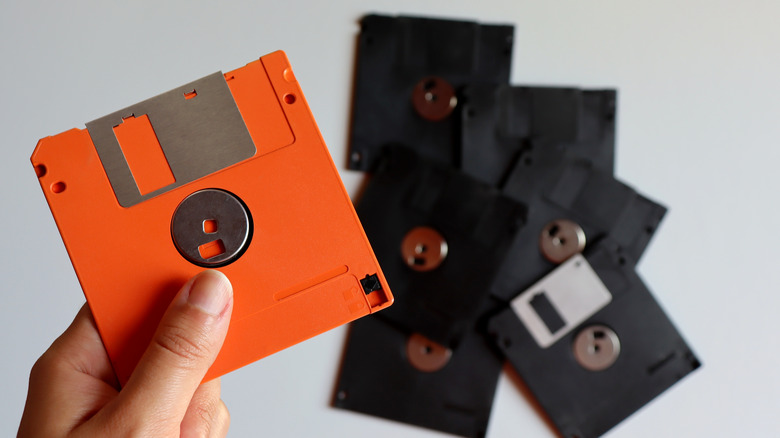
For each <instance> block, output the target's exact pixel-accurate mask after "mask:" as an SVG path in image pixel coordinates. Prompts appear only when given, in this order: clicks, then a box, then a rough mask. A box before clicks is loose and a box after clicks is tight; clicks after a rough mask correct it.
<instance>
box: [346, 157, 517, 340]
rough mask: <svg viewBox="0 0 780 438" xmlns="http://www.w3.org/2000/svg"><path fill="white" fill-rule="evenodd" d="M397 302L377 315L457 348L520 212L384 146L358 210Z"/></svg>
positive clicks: (480, 187)
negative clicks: (375, 170)
mask: <svg viewBox="0 0 780 438" xmlns="http://www.w3.org/2000/svg"><path fill="white" fill-rule="evenodd" d="M356 211H357V213H358V216H359V217H360V221H361V222H362V224H363V228H364V230H365V231H366V235H367V236H368V238H369V241H370V242H371V245H372V246H373V248H374V252H375V254H376V255H377V259H378V260H379V263H381V265H382V267H383V271H384V273H385V276H386V278H388V281H389V282H391V283H392V284H393V290H394V295H395V297H396V302H395V305H394V306H393V308H391V309H388V310H385V311H384V312H382V313H381V314H380V315H382V317H383V318H384V319H385V320H387V321H390V322H391V323H394V324H397V325H398V326H400V327H403V328H404V329H406V330H409V331H415V332H419V333H421V334H423V335H424V336H426V337H428V338H430V339H431V340H433V341H435V342H437V343H439V344H443V345H446V346H447V347H451V348H452V347H455V346H456V345H457V344H458V341H459V340H460V338H461V337H462V336H463V334H464V333H465V332H467V331H468V330H469V329H470V327H471V326H472V325H473V324H474V321H475V320H476V318H477V316H478V315H479V311H480V308H481V306H482V304H483V302H484V301H485V300H486V299H487V297H488V295H489V287H490V284H491V283H492V281H493V277H494V275H495V273H496V271H497V269H498V267H499V266H500V265H501V262H502V261H503V259H504V255H505V254H506V251H507V250H508V249H509V245H510V243H511V242H512V241H513V240H514V236H515V234H516V233H517V231H518V230H519V229H520V228H521V226H522V224H523V222H524V220H525V214H526V209H525V206H524V205H522V204H520V203H518V202H515V201H513V200H511V199H510V198H508V197H506V196H503V195H502V194H501V193H500V192H499V191H498V190H497V189H495V188H493V187H490V186H487V185H485V184H483V183H480V182H478V181H476V180H474V179H473V178H471V177H469V176H467V175H465V174H463V173H461V172H458V171H457V170H455V169H452V168H450V167H447V166H442V165H439V164H434V163H432V162H430V161H429V160H425V159H423V158H422V157H420V156H418V155H417V154H416V153H415V152H414V151H412V150H410V149H407V148H404V147H388V148H386V149H385V150H384V152H383V157H382V158H381V160H380V165H379V167H378V170H377V172H376V173H375V174H374V176H373V177H372V178H371V180H370V182H369V184H368V186H367V187H366V189H365V192H364V193H363V196H362V198H361V200H360V202H359V203H358V205H357V207H356Z"/></svg>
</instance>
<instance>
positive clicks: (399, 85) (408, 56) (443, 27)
mask: <svg viewBox="0 0 780 438" xmlns="http://www.w3.org/2000/svg"><path fill="white" fill-rule="evenodd" d="M360 25H361V31H360V36H359V37H358V55H357V67H356V70H355V89H354V96H353V108H352V128H351V150H350V156H349V157H350V158H349V168H350V169H354V170H368V171H374V170H375V168H376V165H377V163H378V161H377V160H378V159H379V155H380V151H381V149H382V147H383V146H385V145H387V144H395V143H400V144H404V145H407V146H409V147H413V148H414V150H415V151H417V152H418V153H419V154H420V155H422V156H424V157H427V158H430V159H434V160H436V161H438V162H440V163H443V164H448V165H459V161H460V153H459V151H458V149H459V148H458V143H457V142H456V139H457V132H456V131H457V129H456V127H457V123H458V116H457V115H456V114H455V112H454V109H455V107H456V106H457V104H458V99H459V97H458V95H457V94H458V90H459V89H460V88H461V87H463V86H464V85H466V84H470V83H475V82H476V83H482V82H485V83H489V84H506V83H507V82H508V81H509V70H510V64H511V58H512V38H513V32H514V28H513V27H512V26H507V25H484V24H478V23H475V22H472V21H453V20H440V19H432V18H415V17H404V16H400V17H389V16H382V15H367V16H365V17H363V19H362V20H361V21H360Z"/></svg>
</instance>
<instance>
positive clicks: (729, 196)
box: [0, 0, 780, 438]
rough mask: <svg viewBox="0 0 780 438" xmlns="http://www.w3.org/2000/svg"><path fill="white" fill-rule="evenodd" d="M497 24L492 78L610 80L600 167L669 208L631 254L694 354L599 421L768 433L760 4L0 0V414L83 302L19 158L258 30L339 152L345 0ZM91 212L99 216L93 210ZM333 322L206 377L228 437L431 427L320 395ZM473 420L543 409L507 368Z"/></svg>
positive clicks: (239, 55)
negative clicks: (610, 145)
mask: <svg viewBox="0 0 780 438" xmlns="http://www.w3.org/2000/svg"><path fill="white" fill-rule="evenodd" d="M370 11H378V12H385V13H394V14H395V13H407V14H418V15H419V14H426V15H438V16H448V17H456V18H468V19H477V20H480V21H487V22H496V21H497V22H505V23H513V24H514V25H515V26H516V30H515V48H514V60H513V66H512V81H513V82H514V83H517V84H551V85H578V86H587V87H617V88H618V89H619V106H618V141H617V145H618V150H617V175H618V177H620V178H621V179H623V180H624V181H627V182H628V183H630V184H631V185H633V186H634V187H635V188H637V189H638V190H640V191H641V192H643V193H645V194H646V195H648V196H650V197H652V198H654V199H657V200H659V201H661V202H662V203H664V204H666V205H667V206H668V207H669V208H670V213H669V214H668V215H667V217H666V220H665V221H664V222H663V225H662V226H661V228H660V229H659V231H658V233H657V234H656V237H655V239H654V240H653V242H652V244H651V245H650V247H649V248H648V251H647V253H646V255H645V257H644V258H643V260H642V262H641V264H640V271H641V273H642V274H643V276H644V278H645V280H646V281H647V283H648V284H649V285H650V287H651V289H652V290H653V291H654V292H655V294H656V296H657V297H658V299H659V301H660V302H661V304H662V305H663V307H664V308H665V309H666V310H667V312H668V313H669V315H670V316H671V318H672V319H673V321H675V323H676V325H677V326H678V327H679V329H680V330H681V331H682V333H683V335H684V336H685V337H686V339H687V340H688V341H689V342H690V344H691V345H692V346H693V348H694V349H695V351H696V352H697V354H698V355H699V357H700V358H701V359H702V361H703V362H704V367H703V368H702V369H700V370H699V371H697V372H695V373H694V374H693V375H691V376H689V377H688V378H686V379H684V380H683V381H682V382H681V383H679V384H678V385H676V386H674V387H673V388H672V389H671V390H669V391H668V392H666V393H665V394H663V395H662V396H661V397H660V398H658V399H656V400H655V401H654V402H652V403H650V404H649V405H648V406H646V407H645V408H643V409H642V410H640V411H639V412H638V413H637V414H635V415H633V416H632V417H630V418H629V419H628V420H627V421H625V422H623V423H622V424H620V425H619V426H618V427H617V428H615V429H614V430H613V431H612V432H611V433H610V434H609V436H611V437H657V436H707V437H722V436H767V435H772V434H774V433H777V430H778V427H779V426H780V421H779V420H778V419H777V417H776V416H777V415H778V411H780V377H779V376H780V372H779V371H778V369H780V359H779V357H780V356H778V346H779V345H778V344H779V343H778V334H779V333H780V322H778V317H777V315H778V312H779V311H780V293H778V289H780V288H779V287H778V277H779V275H778V272H779V271H780V267H778V261H780V260H779V258H778V250H779V249H780V227H779V225H780V221H779V219H780V218H779V217H778V213H779V212H780V207H778V197H780V196H778V193H777V189H778V188H780V176H779V173H778V162H780V85H778V78H780V26H778V22H777V17H778V16H780V3H778V2H777V1H776V0H772V1H752V0H743V1H740V2H736V1H715V0H706V1H688V2H681V1H674V0H656V1H652V2H627V1H617V0H616V1H606V0H597V1H574V0H560V1H555V2H538V3H533V2H528V1H480V2H474V1H426V2H421V1H405V0H392V1H372V2H367V1H358V0H353V1H330V2H316V3H315V2H313V1H312V2H303V1H277V2H242V1H237V0H234V1H230V2H220V3H217V2H197V3H196V2H185V1H164V2H152V1H149V2H143V1H112V2H97V1H96V2H84V1H79V2H75V1H69V2H56V1H51V2H38V1H25V2H14V1H10V0H5V1H3V2H2V6H0V63H1V64H0V65H2V68H0V126H2V131H0V132H2V142H1V143H0V148H2V149H0V153H2V156H1V157H0V178H1V179H0V181H2V191H0V213H1V214H0V232H1V233H2V241H1V243H0V291H2V295H1V296H0V299H1V300H2V305H0V327H2V340H1V341H0V342H2V343H0V352H2V353H1V354H2V360H1V361H0V371H1V372H0V379H1V380H0V382H1V383H0V393H1V394H2V396H0V435H2V436H11V435H13V434H15V431H16V428H17V425H18V420H19V418H20V416H21V412H22V407H23V404H24V399H25V394H26V390H27V376H28V372H29V369H30V367H31V366H32V364H33V362H34V361H35V359H36V358H37V357H38V356H39V355H40V354H41V353H42V352H43V351H44V350H45V349H46V348H47V347H48V345H49V344H50V343H51V341H52V340H53V339H54V338H55V337H56V336H57V335H58V334H59V333H60V332H61V331H62V330H63V329H64V328H65V327H66V326H67V324H68V323H69V322H70V321H71V319H72V317H73V316H74V315H75V313H76V311H77V309H78V308H79V307H80V306H81V304H82V302H83V296H82V294H81V289H80V287H79V285H78V283H77V281H76V276H75V274H74V272H73V269H72V267H71V264H70V262H69V259H68V256H67V254H66V252H65V248H64V246H63V245H62V242H61V240H60V237H59V235H58V232H57V229H56V227H55V225H54V221H53V219H52V217H51V214H50V212H49V209H48V207H47V205H46V202H45V200H44V197H43V195H42V193H41V191H40V187H39V185H38V182H37V179H36V178H35V174H34V172H33V169H32V167H31V166H30V164H29V161H28V160H29V156H30V154H31V153H32V151H33V148H34V147H35V144H36V142H37V140H38V139H39V138H40V137H44V136H47V135H53V134H56V133H59V132H62V131H65V130H67V129H70V128H72V127H80V128H83V127H84V123H85V122H87V121H90V120H93V119H95V118H97V117H99V116H102V115H104V114H107V113H109V112H112V111H115V110H117V109H119V108H122V107H124V106H127V105H130V104H133V103H136V102H138V101H140V100H142V99H145V98H147V97H151V96H153V95H156V94H158V93H160V92H163V91H167V90H168V89H170V88H173V87H175V86H178V85H181V84H183V83H186V82H188V81H191V80H193V79H197V78H199V77H202V76H204V75H206V74H209V73H212V72H214V71H216V70H223V71H228V70H231V69H234V68H237V67H240V66H243V65H244V64H246V63H248V62H250V61H252V60H254V59H256V58H258V57H259V56H261V55H263V54H266V53H268V52H271V51H273V50H276V49H283V50H285V51H287V54H288V56H289V58H290V60H291V63H292V65H293V67H294V69H295V71H296V76H297V78H298V80H299V81H300V83H301V85H302V87H303V89H304V92H305V93H306V97H307V99H308V102H309V104H310V106H311V109H312V111H313V113H314V116H315V117H316V119H317V120H318V123H319V126H320V129H321V130H322V133H323V136H324V138H325V141H326V142H327V144H328V145H329V147H330V150H331V152H332V154H333V156H334V158H335V160H336V162H337V164H338V165H339V166H340V168H341V173H342V176H343V178H344V181H345V184H346V185H347V187H348V189H349V190H350V192H351V193H354V192H355V189H356V187H357V185H358V183H359V182H360V180H361V178H362V175H361V174H359V173H356V172H351V171H346V170H344V162H345V161H346V139H347V127H348V119H349V112H348V111H349V99H350V90H351V88H350V87H351V83H352V68H353V55H354V50H355V47H354V37H355V35H356V33H357V30H358V27H357V20H358V18H359V17H360V16H361V15H362V14H364V13H366V12H370ZM95 220H100V218H95ZM344 335H345V331H344V329H343V328H339V329H336V330H333V331H331V332H329V333H326V334H324V335H322V336H319V337H317V338H315V339H312V340H310V341H307V342H304V343H303V344H300V345H297V346H295V347H293V348H290V349H288V350H286V351H283V352H281V353H279V354H276V355H274V356H272V357H269V358H267V359H264V360H262V361H260V362H257V363H255V364H253V365H250V366H247V367H245V368H243V369H241V370H239V371H237V372H234V373H232V374H230V375H228V376H226V377H224V379H223V385H224V387H223V388H224V389H223V398H224V399H225V401H226V403H227V404H228V406H229V407H230V409H231V413H232V428H231V432H232V433H231V435H232V436H261V435H262V436H269V437H297V436H334V437H362V436H367V435H371V436H373V437H375V438H379V437H397V436H408V437H434V436H441V435H440V434H437V433H434V432H430V431H427V430H423V429H419V428H415V427H410V426H406V425H402V424H397V423H393V422H389V421H385V420H380V419H376V418H373V417H368V416H364V415H359V414H354V413H351V412H347V411H340V410H336V409H333V408H330V407H329V400H330V395H331V391H332V388H333V385H334V380H335V377H336V374H337V366H338V359H339V356H340V354H341V349H342V345H343V340H344ZM488 436H489V437H504V436H523V437H550V436H553V432H552V430H551V429H550V428H549V427H548V426H547V425H546V424H545V423H544V421H543V420H542V419H541V417H540V415H538V413H537V412H535V411H534V409H533V408H532V405H531V404H530V402H529V399H528V398H527V397H526V396H524V395H523V394H522V393H521V392H519V391H518V388H517V386H516V384H515V383H514V382H513V381H512V379H511V378H508V377H507V375H506V374H505V375H504V376H502V378H501V382H500V385H499V388H498V392H497V394H496V399H495V405H494V408H493V414H492V417H491V423H490V428H489V430H488Z"/></svg>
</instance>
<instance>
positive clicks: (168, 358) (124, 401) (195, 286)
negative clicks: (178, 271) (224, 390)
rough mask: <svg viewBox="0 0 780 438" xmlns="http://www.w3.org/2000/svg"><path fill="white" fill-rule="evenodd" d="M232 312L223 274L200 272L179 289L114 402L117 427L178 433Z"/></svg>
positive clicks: (215, 352)
mask: <svg viewBox="0 0 780 438" xmlns="http://www.w3.org/2000/svg"><path fill="white" fill-rule="evenodd" d="M232 310H233V288H232V286H231V285H230V281H228V279H227V277H226V276H225V275H224V274H222V273H221V272H218V271H214V270H207V271H204V272H201V273H200V274H198V275H196V276H195V277H193V278H192V279H190V280H189V281H188V282H187V283H186V284H185V285H184V286H183V287H182V289H181V290H180V291H179V293H178V294H177V295H176V297H175V298H174V299H173V302H172V303H171V305H170V306H169V307H168V310H167V311H166V313H165V315H164V316H163V318H162V320H161V321H160V325H159V327H158V328H157V332H156V333H155V335H154V338H153V339H152V342H151V343H150V345H149V347H148V348H147V350H146V352H145V353H144V355H143V357H142V358H141V360H140V362H139V363H138V365H137V366H136V368H135V371H133V374H132V375H131V376H130V380H129V381H128V382H127V385H125V387H124V388H123V389H122V391H121V392H120V393H119V397H117V399H116V400H115V401H116V403H115V405H114V406H113V407H114V408H115V409H116V410H117V411H119V412H114V413H115V414H116V415H118V417H119V418H121V420H120V423H121V426H120V427H128V426H129V427H131V428H132V429H135V431H136V432H138V431H142V432H143V431H145V432H147V433H151V434H153V435H158V436H159V435H169V434H170V435H175V434H177V433H178V431H179V426H180V424H181V421H182V419H183V418H184V414H185V413H186V412H187V407H188V406H189V404H190V400H191V399H192V395H193V394H194V393H195V390H196V389H197V388H198V385H200V383H201V381H202V380H203V377H204V376H205V374H206V371H208V369H209V367H210V366H211V364H212V363H213V362H214V359H215V358H216V357H217V353H219V350H220V348H222V343H223V342H224V340H225V335H226V334H227V330H228V324H229V322H230V315H231V312H232ZM114 418H117V417H114ZM115 426H118V425H115ZM139 429H140V430H139Z"/></svg>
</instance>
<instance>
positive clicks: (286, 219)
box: [31, 52, 393, 383]
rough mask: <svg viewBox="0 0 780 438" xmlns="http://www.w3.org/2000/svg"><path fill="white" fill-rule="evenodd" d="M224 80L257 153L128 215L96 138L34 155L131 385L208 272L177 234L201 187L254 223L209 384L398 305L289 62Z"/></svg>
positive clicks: (232, 268)
mask: <svg viewBox="0 0 780 438" xmlns="http://www.w3.org/2000/svg"><path fill="white" fill-rule="evenodd" d="M224 77H225V79H226V81H227V84H228V87H229V89H230V93H231V94H232V96H233V99H234V100H235V102H236V105H237V106H238V109H239V111H240V113H241V117H242V118H243V120H244V123H245V124H246V126H247V128H248V131H249V134H250V135H251V138H252V141H253V142H254V144H255V147H256V150H257V151H256V153H255V155H254V156H252V157H251V158H248V159H246V160H243V161H241V162H239V163H238V164H235V165H232V166H229V167H227V168H225V169H222V170H220V171H218V172H215V173H212V174H210V175H208V176H205V177H203V178H200V179H197V180H195V181H193V182H191V183H189V184H185V185H183V186H180V187H177V188H174V189H172V190H170V191H167V192H164V193H162V194H160V195H157V196H155V197H152V198H150V199H148V200H146V201H143V202H140V203H138V204H136V205H133V206H130V207H127V208H126V207H122V206H121V205H120V204H119V202H118V200H117V197H116V196H115V194H114V191H113V189H112V186H111V184H110V182H109V179H108V177H107V174H106V172H105V171H104V169H103V166H102V163H101V160H100V157H99V156H98V154H97V151H96V148H95V146H94V145H93V143H92V140H91V137H90V135H89V133H88V131H87V130H86V129H71V130H69V131H66V132H63V133H61V134H58V135H55V136H51V137H46V138H43V139H41V140H40V141H39V142H38V145H37V147H36V149H35V152H34V153H33V155H32V158H31V161H32V164H33V166H34V167H35V170H36V173H37V174H38V177H39V181H40V184H41V188H42V189H43V192H44V194H45V196H46V200H47V202H48V203H49V207H50V208H51V211H52V214H53V216H54V219H55V221H56V223H57V227H58V228H59V231H60V234H61V236H62V240H63V241H64V243H65V246H66V247H67V250H68V254H69V256H70V259H71V262H72V263H73V266H74V268H75V271H76V274H77V275H78V279H79V282H80V283H81V287H82V289H83V290H84V294H85V295H86V298H87V302H88V303H89V307H90V309H91V310H92V314H93V315H94V317H95V321H96V323H97V327H98V330H99V331H100V335H101V337H102V339H103V343H104V344H105V347H106V350H107V351H108V355H109V357H110V358H111V362H112V363H113V366H114V369H115V371H116V374H117V377H118V378H119V381H120V383H124V382H126V381H127V380H128V378H129V377H130V374H131V373H132V371H133V369H134V368H135V365H136V363H137V362H138V360H139V358H140V357H141V355H142V354H143V352H144V351H145V349H146V348H147V346H148V344H149V341H150V339H151V337H152V335H153V333H154V331H155V329H156V327H157V325H158V322H159V320H160V318H161V317H162V315H163V313H164V311H165V310H166V308H167V307H168V305H169V303H170V302H171V300H172V298H173V296H174V295H175V294H176V292H177V291H178V290H179V288H180V287H181V286H182V285H183V284H184V283H185V282H186V281H187V279H189V278H190V277H192V276H193V275H195V274H196V273H198V272H200V271H202V270H203V269H204V268H202V267H199V266H196V265H194V264H192V263H190V262H188V261H187V260H185V259H184V258H183V257H182V256H181V255H180V254H179V252H178V251H177V249H176V247H175V245H174V243H173V240H172V236H171V217H172V214H173V212H174V211H175V209H176V208H177V206H178V205H179V203H180V202H181V201H182V200H183V199H184V198H185V197H186V196H188V195H189V194H191V193H193V192H195V191H198V190H201V189H206V188H219V189H224V190H226V191H229V192H231V193H233V194H235V195H237V196H238V197H239V198H240V199H241V200H243V202H244V203H245V204H246V206H247V207H248V209H249V211H250V212H251V215H252V219H253V222H254V231H253V236H252V240H251V242H250V244H249V246H248V248H247V249H246V252H245V253H244V254H243V255H242V256H241V257H240V258H239V259H238V260H236V261H235V262H233V263H231V264H228V265H227V266H223V267H221V268H219V270H220V271H222V272H223V273H225V274H226V275H227V276H228V278H229V279H230V280H231V282H232V284H233V289H234V309H233V316H232V319H231V322H230V329H229V331H228V335H227V339H226V340H225V343H224V346H223V347H222V350H221V352H220V354H219V356H218V357H217V359H216V361H215V363H214V365H213V366H212V367H211V369H210V370H209V372H208V374H207V375H206V378H205V380H209V379H212V378H215V377H218V376H220V375H222V374H225V373H227V372H229V371H232V370H234V369H236V368H239V367H241V366H243V365H246V364H248V363H251V362H253V361H255V360H258V359H260V358H263V357H265V356H268V355H270V354H273V353H275V352H277V351H279V350H282V349H284V348H286V347H288V346H290V345H293V344H296V343H298V342H301V341H303V340H305V339H308V338H310V337H312V336H315V335H317V334H320V333H322V332H324V331H327V330H329V329H331V328H334V327H337V326H339V325H342V324H344V323H347V322H349V321H352V320H354V319H357V318H359V317H362V316H364V315H367V314H369V313H372V312H375V311H377V310H380V309H383V308H385V307H387V306H389V305H390V304H392V301H393V297H392V294H391V292H390V289H389V288H388V286H387V282H386V280H385V278H384V275H383V274H382V271H381V269H380V267H379V264H378V263H377V260H376V258H375V256H374V254H373V251H372V249H371V247H370V245H369V242H368V239H367V238H366V235H365V233H364V232H363V229H362V227H361V225H360V222H359V220H358V217H357V215H356V214H355V211H354V209H353V207H352V203H351V201H350V199H349V195H348V194H347V192H346V190H345V189H344V186H343V184H342V182H341V179H340V178H339V175H338V172H337V170H336V167H335V166H334V164H333V161H332V159H331V157H330V155H329V153H328V150H327V147H326V146H325V143H324V141H323V140H322V136H321V135H320V132H319V130H318V128H317V126H316V124H315V121H314V118H313V117H312V115H311V112H310V110H309V107H308V105H307V104H306V100H305V99H304V97H303V93H302V92H301V89H300V87H299V85H298V83H297V81H296V79H295V77H294V75H293V73H292V70H291V68H290V65H289V63H288V60H287V57H286V56H285V54H284V53H283V52H274V53H271V54H269V55H266V56H264V57H262V58H260V59H259V60H258V61H255V62H252V63H250V64H247V65H246V66H244V67H242V68H239V69H237V70H234V71H232V72H229V73H226V74H225V75H224ZM138 116H140V115H138ZM141 134H143V133H141ZM139 138H141V139H142V138H143V135H140V137H139ZM136 140H137V139H136ZM140 141H143V140H140ZM153 149H154V148H152V149H149V150H153ZM136 152H138V151H136ZM158 152H159V151H158ZM142 153H143V151H142ZM125 155H128V154H127V153H126V154H125ZM141 158H142V159H143V158H144V157H141ZM148 158H149V160H150V161H153V160H156V159H159V157H154V156H149V157H148ZM134 159H137V157H135V158H134ZM147 170H148V169H147ZM150 172H152V173H154V172H159V169H157V170H155V169H154V168H152V170H151V171H150ZM152 176H154V175H152ZM166 178H168V176H166V175H161V176H160V181H165V180H166ZM139 188H140V185H139ZM373 274H376V275H377V277H378V278H379V281H380V284H381V289H379V290H376V291H373V292H370V293H365V292H364V289H363V287H362V286H361V282H360V279H362V278H365V277H366V276H367V275H373Z"/></svg>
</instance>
